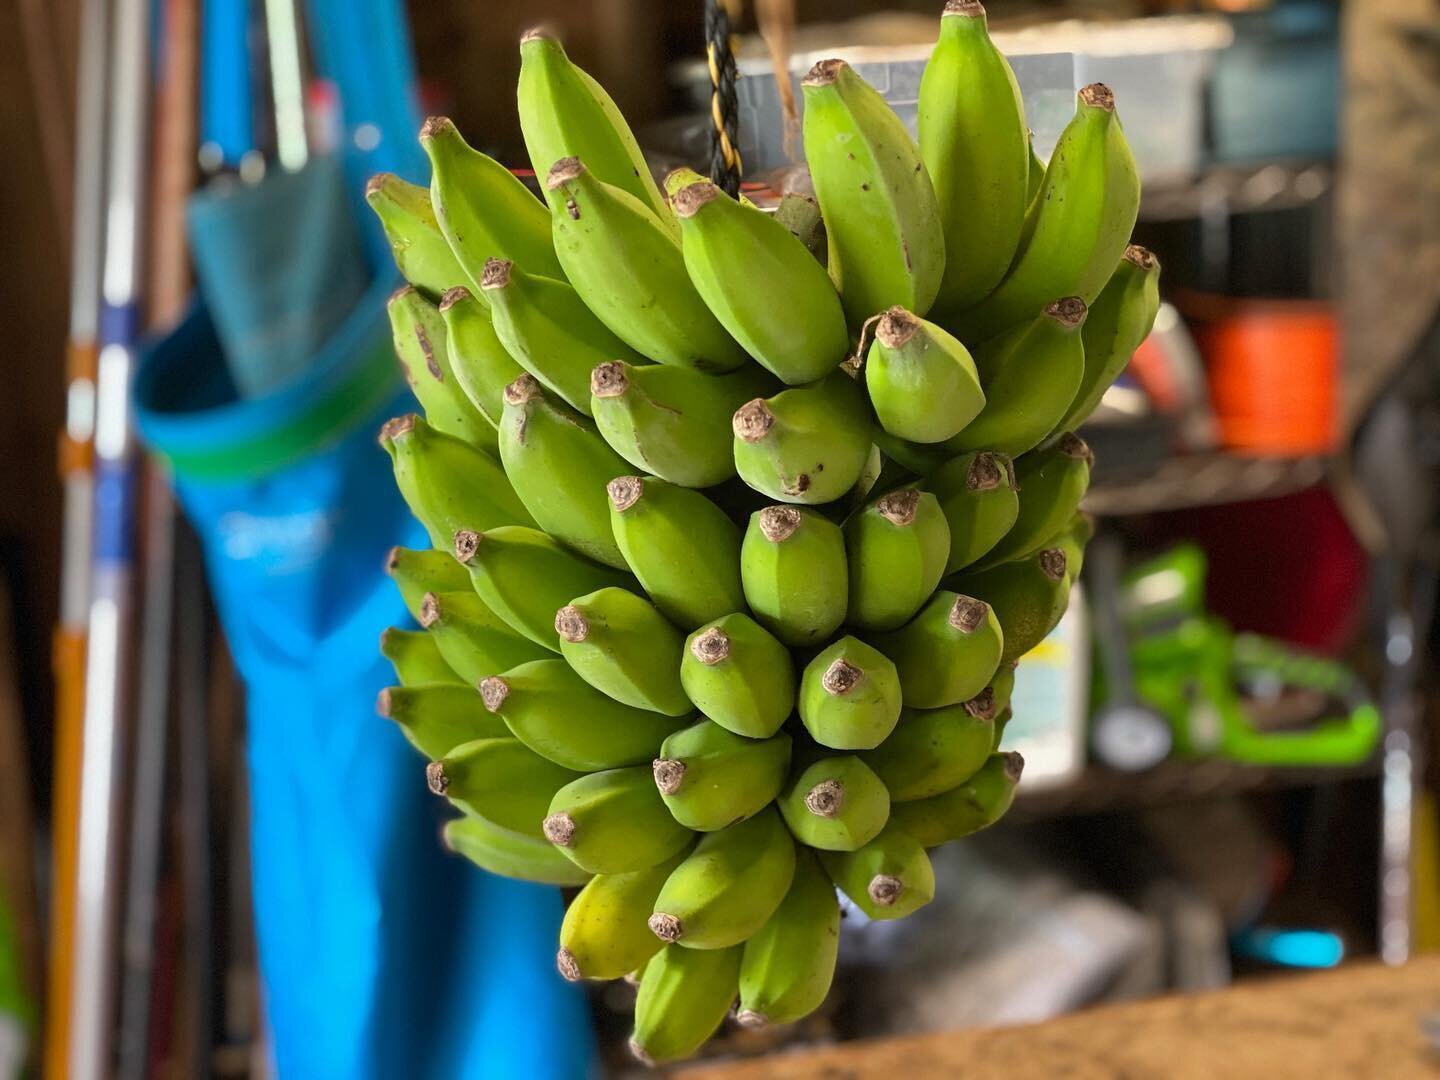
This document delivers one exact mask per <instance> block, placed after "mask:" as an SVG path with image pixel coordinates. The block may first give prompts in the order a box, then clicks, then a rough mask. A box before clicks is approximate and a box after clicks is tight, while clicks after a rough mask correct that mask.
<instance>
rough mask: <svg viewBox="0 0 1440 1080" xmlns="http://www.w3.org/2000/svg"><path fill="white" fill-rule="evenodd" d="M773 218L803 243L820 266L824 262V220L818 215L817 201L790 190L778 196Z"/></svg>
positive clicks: (825, 255)
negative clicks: (778, 199) (778, 201)
mask: <svg viewBox="0 0 1440 1080" xmlns="http://www.w3.org/2000/svg"><path fill="white" fill-rule="evenodd" d="M775 220H776V221H778V222H779V223H780V224H781V225H784V226H785V229H786V231H787V232H789V233H790V235H791V236H793V237H795V239H796V240H799V241H800V243H802V244H803V245H805V250H806V251H808V252H810V255H811V256H812V257H813V258H814V259H815V261H816V262H818V263H819V264H820V265H821V266H824V265H825V264H826V262H827V254H828V253H827V251H826V248H827V244H826V240H825V222H824V221H823V220H822V219H821V217H820V204H819V203H818V202H816V201H815V200H814V199H813V198H812V197H810V196H809V195H805V194H803V193H801V192H798V191H791V192H789V193H787V194H785V195H782V196H781V197H780V203H779V205H778V206H776V207H775Z"/></svg>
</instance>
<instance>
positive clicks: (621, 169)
mask: <svg viewBox="0 0 1440 1080" xmlns="http://www.w3.org/2000/svg"><path fill="white" fill-rule="evenodd" d="M515 99H516V103H517V105H518V107H519V108H518V111H519V114H520V133H521V134H522V135H523V136H524V138H525V149H526V150H527V151H528V152H529V155H530V164H531V166H532V167H533V168H534V170H535V175H536V176H537V177H541V178H543V177H545V176H548V175H549V173H550V170H551V168H552V167H553V166H554V165H555V162H557V161H559V160H560V159H561V158H567V157H578V158H580V159H581V160H582V161H584V162H585V164H586V166H587V167H589V168H591V169H593V170H594V171H595V175H596V176H598V177H599V178H600V179H601V180H604V181H605V182H606V183H607V184H614V185H615V186H616V187H618V188H621V189H623V190H625V191H627V192H629V193H630V194H631V195H633V196H634V197H635V198H637V199H639V200H640V202H642V203H643V204H644V205H645V206H646V207H647V208H648V209H649V210H650V212H651V213H652V214H654V215H655V217H656V218H657V219H658V220H659V221H660V223H661V224H663V225H664V226H665V227H666V228H667V229H669V230H671V231H672V232H673V231H675V228H676V226H675V221H674V219H673V218H672V217H671V216H670V207H669V206H667V205H666V203H665V197H664V196H663V195H661V194H660V189H659V188H658V187H656V185H655V177H654V176H652V175H651V173H650V167H649V166H648V165H647V164H645V155H644V154H643V153H641V151H640V144H639V143H637V142H636V141H635V136H634V135H633V134H631V132H630V125H629V124H627V123H626V122H625V117H624V116H622V115H621V114H620V110H619V108H617V107H616V105H615V102H614V101H613V100H612V99H611V97H610V95H609V94H607V93H606V92H605V89H604V88H603V87H602V86H601V85H600V84H599V83H598V82H596V81H595V80H594V79H593V78H591V77H590V76H589V75H588V74H587V73H586V72H585V71H583V70H582V69H581V68H579V67H576V66H575V64H573V63H572V62H571V60H570V58H569V57H568V56H566V55H565V47H564V46H563V45H561V44H560V42H559V40H558V39H557V38H555V37H553V36H552V35H551V34H549V33H547V32H546V31H545V30H544V29H541V28H536V29H534V30H530V31H528V32H526V33H525V34H524V35H523V36H522V37H521V38H520V82H519V88H518V91H517V93H516V95H515Z"/></svg>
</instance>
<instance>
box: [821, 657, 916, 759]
mask: <svg viewBox="0 0 1440 1080" xmlns="http://www.w3.org/2000/svg"><path fill="white" fill-rule="evenodd" d="M899 719H900V677H899V675H898V674H897V673H896V671H895V665H894V664H893V663H891V662H890V660H889V659H887V658H886V657H885V656H884V655H882V654H881V653H880V652H878V651H877V650H875V649H874V648H872V647H871V646H869V645H867V644H865V643H864V642H863V641H861V640H859V639H858V638H854V637H843V638H841V639H840V640H839V641H836V642H835V643H834V644H832V645H830V646H829V647H828V648H826V649H825V650H823V651H822V652H820V653H819V654H817V655H816V657H815V658H814V659H813V660H811V661H810V663H809V664H807V665H806V666H805V671H804V672H803V674H801V676H800V720H801V722H802V723H803V724H804V725H805V729H806V730H807V731H809V732H810V735H811V737H812V738H814V740H815V741H816V742H818V743H819V744H820V745H821V746H828V747H830V748H832V749H834V750H869V749H871V748H872V747H876V746H879V745H880V744H881V743H882V742H884V741H885V738H886V736H888V735H889V734H890V732H891V731H893V730H894V728H895V722H896V721H897V720H899Z"/></svg>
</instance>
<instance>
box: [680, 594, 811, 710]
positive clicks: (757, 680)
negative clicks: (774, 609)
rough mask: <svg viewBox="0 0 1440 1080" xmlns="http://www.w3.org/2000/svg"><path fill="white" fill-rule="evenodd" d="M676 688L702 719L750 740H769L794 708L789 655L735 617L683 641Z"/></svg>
mask: <svg viewBox="0 0 1440 1080" xmlns="http://www.w3.org/2000/svg"><path fill="white" fill-rule="evenodd" d="M680 682H681V684H682V685H683V686H684V687H685V693H686V694H688V695H689V697H690V700H691V701H693V702H694V703H695V706H696V707H697V708H698V709H699V710H700V711H701V712H702V713H704V714H705V715H706V716H708V717H709V718H710V719H711V720H714V721H715V722H716V723H717V724H719V725H720V726H721V727H723V728H726V729H728V730H730V731H733V732H735V734H737V735H744V736H747V737H749V738H752V739H768V738H769V737H770V736H772V735H774V734H775V733H776V732H777V731H779V730H780V726H781V725H782V724H783V723H785V720H786V718H787V717H789V715H790V713H791V711H792V709H793V708H794V705H795V667H794V665H793V664H792V663H791V660H790V653H789V651H788V650H787V649H786V648H785V646H783V645H781V644H780V642H779V641H777V640H776V639H775V638H774V637H773V636H771V634H770V633H769V631H767V630H765V629H764V627H762V626H761V625H760V624H759V623H757V622H756V621H755V620H754V619H752V618H750V616H748V615H745V614H742V613H741V612H738V611H737V612H732V613H731V614H729V615H722V616H721V617H720V618H718V619H715V620H713V621H712V622H709V623H706V624H705V625H704V626H701V627H700V628H699V629H698V630H696V631H695V632H694V633H693V634H691V635H690V636H689V637H688V638H687V639H686V641H685V651H684V653H683V654H682V655H681V658H680Z"/></svg>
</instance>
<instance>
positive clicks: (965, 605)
mask: <svg viewBox="0 0 1440 1080" xmlns="http://www.w3.org/2000/svg"><path fill="white" fill-rule="evenodd" d="M989 614H990V605H989V604H987V603H985V601H984V600H976V599H975V598H974V597H973V596H957V597H955V603H953V604H951V605H950V614H949V616H948V617H947V620H946V621H948V622H949V623H950V625H951V627H953V628H954V629H956V630H958V631H960V633H962V634H973V633H974V632H975V631H976V630H978V629H980V626H981V624H982V623H984V622H985V618H986V616H988V615H989Z"/></svg>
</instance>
